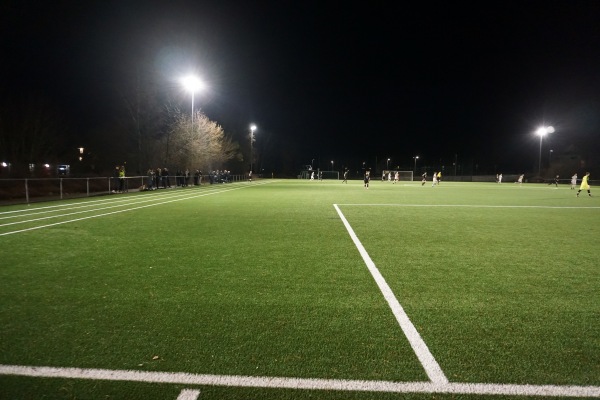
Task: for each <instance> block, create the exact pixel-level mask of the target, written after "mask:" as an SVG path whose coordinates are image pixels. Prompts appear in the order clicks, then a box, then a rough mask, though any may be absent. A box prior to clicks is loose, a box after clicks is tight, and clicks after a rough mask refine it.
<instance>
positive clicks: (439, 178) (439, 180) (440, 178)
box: [437, 171, 442, 185]
mask: <svg viewBox="0 0 600 400" xmlns="http://www.w3.org/2000/svg"><path fill="white" fill-rule="evenodd" d="M441 181H442V171H440V172H438V174H437V184H438V185H439V184H440V182H441Z"/></svg>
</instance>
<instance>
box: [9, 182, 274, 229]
mask: <svg viewBox="0 0 600 400" xmlns="http://www.w3.org/2000/svg"><path fill="white" fill-rule="evenodd" d="M266 183H268V182H265V183H257V184H254V185H252V186H257V185H265V184H266ZM252 186H238V187H235V188H231V189H225V190H219V191H213V192H209V193H202V194H197V195H193V196H186V197H179V198H176V199H171V200H166V201H160V202H157V203H152V204H146V205H142V206H137V207H131V208H128V209H125V210H117V211H111V212H108V213H103V214H96V215H90V216H88V217H82V218H74V219H70V220H68V221H60V222H55V223H53V224H47V225H40V226H35V227H32V228H27V229H20V230H16V231H11V232H5V233H0V236H7V235H13V234H15V233H22V232H28V231H33V230H36V229H42V228H48V227H51V226H56V225H63V224H68V223H71V222H77V221H83V220H86V219H91V218H98V217H104V216H107V215H113V214H119V213H123V212H128V211H133V210H139V209H142V208H147V207H154V206H158V205H162V204H167V203H173V202H176V201H181V200H189V199H195V198H198V197H204V196H210V195H213V194H219V193H225V192H230V191H233V190H239V189H245V188H249V187H252Z"/></svg>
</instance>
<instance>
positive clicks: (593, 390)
mask: <svg viewBox="0 0 600 400" xmlns="http://www.w3.org/2000/svg"><path fill="white" fill-rule="evenodd" d="M0 375H13V376H14V375H16V376H28V377H35V378H66V379H92V380H107V381H127V382H147V383H170V384H180V385H206V386H227V387H246V388H250V387H252V388H270V389H305V390H339V391H352V392H388V393H429V394H432V393H452V394H477V395H508V396H545V397H565V396H568V397H600V386H556V385H512V384H488V383H432V382H390V381H360V380H344V379H310V378H284V377H261V376H240V375H205V374H189V373H183V372H146V371H131V370H107V369H83V368H59V367H33V366H20V365H0Z"/></svg>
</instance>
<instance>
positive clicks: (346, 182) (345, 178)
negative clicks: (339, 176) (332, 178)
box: [342, 170, 348, 184]
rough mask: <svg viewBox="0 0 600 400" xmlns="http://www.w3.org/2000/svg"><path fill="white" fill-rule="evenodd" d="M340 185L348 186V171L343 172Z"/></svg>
mask: <svg viewBox="0 0 600 400" xmlns="http://www.w3.org/2000/svg"><path fill="white" fill-rule="evenodd" d="M342 183H345V184H348V170H345V171H344V180H343V181H342Z"/></svg>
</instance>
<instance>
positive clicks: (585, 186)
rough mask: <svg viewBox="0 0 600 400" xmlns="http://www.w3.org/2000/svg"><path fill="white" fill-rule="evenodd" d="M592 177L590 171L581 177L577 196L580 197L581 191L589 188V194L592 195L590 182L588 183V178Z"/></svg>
mask: <svg viewBox="0 0 600 400" xmlns="http://www.w3.org/2000/svg"><path fill="white" fill-rule="evenodd" d="M589 178H590V173H589V172H586V173H585V176H584V177H583V178H581V186H579V190H578V191H577V197H579V192H581V191H582V190H587V192H588V195H589V196H590V197H592V193H591V192H590V184H589V183H588V179H589Z"/></svg>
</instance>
